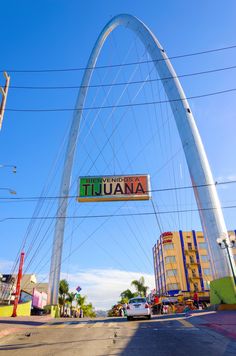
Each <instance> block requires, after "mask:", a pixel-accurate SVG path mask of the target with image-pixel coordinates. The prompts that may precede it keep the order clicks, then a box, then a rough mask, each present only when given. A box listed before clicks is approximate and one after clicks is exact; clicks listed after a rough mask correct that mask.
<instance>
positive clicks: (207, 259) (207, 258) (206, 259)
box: [200, 255, 209, 262]
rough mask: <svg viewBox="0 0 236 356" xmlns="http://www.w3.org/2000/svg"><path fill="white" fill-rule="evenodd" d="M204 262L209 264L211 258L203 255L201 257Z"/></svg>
mask: <svg viewBox="0 0 236 356" xmlns="http://www.w3.org/2000/svg"><path fill="white" fill-rule="evenodd" d="M200 258H201V261H202V262H209V257H208V255H202V256H200Z"/></svg>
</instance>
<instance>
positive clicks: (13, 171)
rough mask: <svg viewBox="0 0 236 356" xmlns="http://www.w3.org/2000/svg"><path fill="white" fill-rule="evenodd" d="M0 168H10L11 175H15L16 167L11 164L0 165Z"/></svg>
mask: <svg viewBox="0 0 236 356" xmlns="http://www.w3.org/2000/svg"><path fill="white" fill-rule="evenodd" d="M0 168H11V169H12V173H16V166H15V165H13V164H0Z"/></svg>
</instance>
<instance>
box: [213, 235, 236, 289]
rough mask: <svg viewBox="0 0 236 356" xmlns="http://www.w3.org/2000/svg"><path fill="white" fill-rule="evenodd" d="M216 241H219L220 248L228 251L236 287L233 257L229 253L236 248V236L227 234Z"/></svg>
mask: <svg viewBox="0 0 236 356" xmlns="http://www.w3.org/2000/svg"><path fill="white" fill-rule="evenodd" d="M216 241H217V243H218V245H219V246H220V248H222V249H226V252H227V256H228V259H229V263H230V268H231V271H232V274H233V278H234V283H235V285H236V275H235V272H234V267H233V264H232V260H231V256H230V253H229V249H230V248H234V247H236V236H235V235H230V236H228V235H227V234H223V235H222V236H221V237H218V239H217V240H216Z"/></svg>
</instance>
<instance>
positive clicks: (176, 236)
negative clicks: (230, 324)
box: [153, 230, 236, 299]
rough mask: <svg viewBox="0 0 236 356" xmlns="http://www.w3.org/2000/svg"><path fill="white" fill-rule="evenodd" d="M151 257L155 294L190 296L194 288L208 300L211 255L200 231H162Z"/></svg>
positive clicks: (200, 295)
mask: <svg viewBox="0 0 236 356" xmlns="http://www.w3.org/2000/svg"><path fill="white" fill-rule="evenodd" d="M229 233H230V234H231V233H233V234H235V231H234V232H232V231H231V232H229ZM235 250H236V249H234V250H233V251H234V254H235V256H236V251H235ZM153 260H154V271H155V282H156V291H157V293H158V294H160V295H167V294H168V295H172V296H173V295H177V294H179V293H180V292H181V293H182V294H183V295H184V296H185V297H187V298H189V297H191V296H193V293H194V292H195V291H197V292H198V294H199V297H200V298H202V299H209V289H210V281H211V280H212V268H211V263H210V261H211V257H210V252H209V249H208V246H207V242H206V240H205V238H204V236H203V233H202V232H201V231H194V230H193V231H179V232H164V233H163V234H161V236H160V239H159V240H158V241H157V243H156V244H155V245H154V247H153Z"/></svg>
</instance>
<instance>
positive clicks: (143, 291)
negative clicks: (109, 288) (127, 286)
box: [131, 276, 148, 297]
mask: <svg viewBox="0 0 236 356" xmlns="http://www.w3.org/2000/svg"><path fill="white" fill-rule="evenodd" d="M144 284H145V280H144V277H143V276H142V277H140V278H139V280H134V281H132V282H131V285H132V286H134V288H135V289H136V291H137V293H138V294H139V295H141V296H142V297H146V295H147V290H148V287H147V286H145V285H144Z"/></svg>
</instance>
